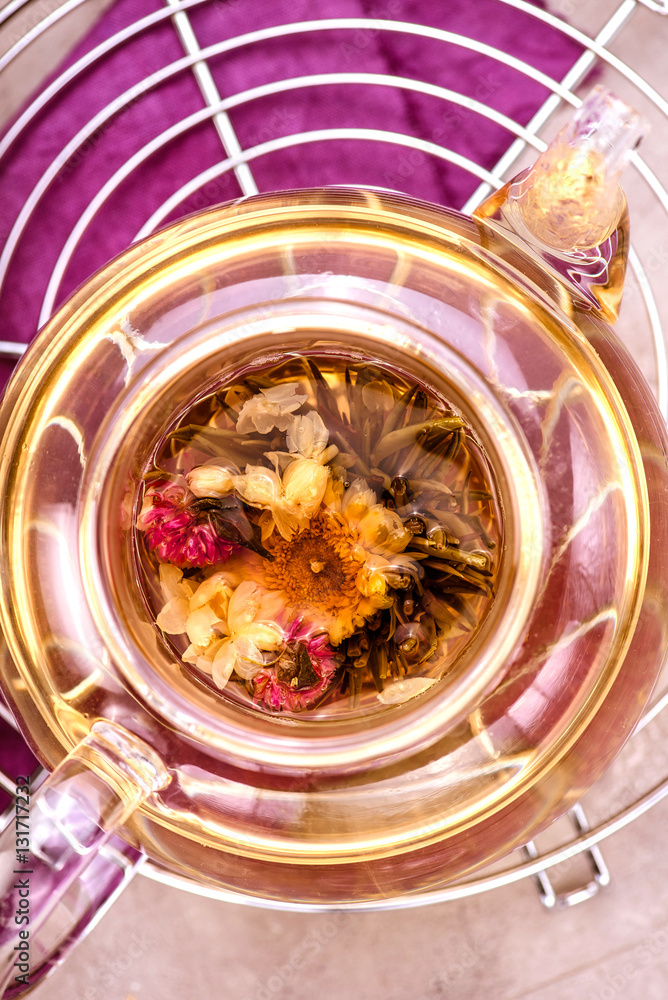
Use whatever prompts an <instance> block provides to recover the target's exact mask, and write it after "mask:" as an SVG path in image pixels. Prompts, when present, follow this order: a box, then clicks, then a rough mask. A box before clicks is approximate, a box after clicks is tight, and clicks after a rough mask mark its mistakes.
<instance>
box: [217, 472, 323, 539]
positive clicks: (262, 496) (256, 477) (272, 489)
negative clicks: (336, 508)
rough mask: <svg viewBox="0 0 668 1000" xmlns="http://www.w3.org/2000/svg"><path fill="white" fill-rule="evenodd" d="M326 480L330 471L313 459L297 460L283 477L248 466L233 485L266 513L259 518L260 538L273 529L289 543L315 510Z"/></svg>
mask: <svg viewBox="0 0 668 1000" xmlns="http://www.w3.org/2000/svg"><path fill="white" fill-rule="evenodd" d="M328 480H329V470H328V469H326V468H325V467H324V466H322V465H321V464H320V463H319V462H317V461H315V459H310V458H298V459H295V460H294V461H293V462H291V463H290V465H289V466H288V467H287V469H286V470H285V472H284V473H283V476H282V478H281V477H280V476H279V474H278V473H277V472H275V471H274V470H273V469H267V468H265V467H264V466H262V465H256V466H251V465H249V466H247V467H246V474H245V475H244V476H235V477H234V486H235V489H236V491H237V493H238V494H239V496H240V497H241V498H242V499H243V500H245V501H246V503H248V504H250V505H251V506H252V507H260V508H261V509H263V510H264V511H266V514H263V515H262V517H261V519H260V525H261V527H262V535H263V539H266V538H268V537H269V536H270V535H271V534H272V532H273V530H274V527H276V528H277V529H278V531H279V533H280V534H281V535H282V537H283V538H285V539H287V540H289V539H291V538H292V536H293V535H294V534H295V533H296V532H297V531H301V530H303V529H304V528H305V527H306V526H307V524H308V523H309V521H310V519H311V518H312V517H313V516H314V515H315V514H316V512H317V511H318V509H319V507H320V504H321V503H322V498H323V496H324V495H325V490H326V488H327V483H328Z"/></svg>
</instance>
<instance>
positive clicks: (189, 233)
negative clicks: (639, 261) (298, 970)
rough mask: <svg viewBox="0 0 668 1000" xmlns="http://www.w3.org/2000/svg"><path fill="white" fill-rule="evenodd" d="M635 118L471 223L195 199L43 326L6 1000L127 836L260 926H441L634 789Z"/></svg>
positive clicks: (655, 507) (665, 563) (11, 599)
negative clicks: (242, 900)
mask: <svg viewBox="0 0 668 1000" xmlns="http://www.w3.org/2000/svg"><path fill="white" fill-rule="evenodd" d="M643 131H644V125H643V123H642V121H641V120H640V119H639V117H638V116H637V115H636V114H635V113H634V112H632V111H631V110H630V109H629V108H627V107H626V106H625V105H623V104H622V103H621V102H620V101H619V100H617V99H616V98H614V97H613V96H612V95H610V94H609V93H607V92H606V91H604V90H602V89H601V88H597V89H595V91H594V92H593V93H592V95H590V97H589V98H588V100H587V101H586V102H585V103H584V104H583V106H582V108H581V109H580V110H579V112H578V113H577V114H576V115H575V117H574V119H573V120H572V122H570V123H569V124H568V125H567V126H566V127H565V128H564V129H563V130H562V132H561V133H560V134H559V136H558V137H557V138H556V139H555V141H554V142H553V143H552V144H551V145H550V146H549V148H548V149H547V150H546V152H544V153H543V154H542V155H541V156H540V157H539V158H538V161H537V162H536V164H535V165H534V166H533V167H532V168H530V169H528V170H526V171H524V172H523V173H522V174H520V175H519V176H518V177H516V178H515V179H514V180H513V181H512V182H511V183H509V184H508V185H506V187H505V188H503V189H502V190H501V191H500V192H498V193H497V194H495V195H493V196H492V197H491V198H490V199H489V200H488V201H487V202H486V203H485V204H484V205H483V206H482V207H481V208H480V209H479V210H478V211H477V212H476V213H475V215H474V217H473V218H468V217H465V216H462V215H461V214H459V213H456V212H454V211H450V210H447V209H444V208H441V207H437V206H434V205H429V204H426V203H421V202H419V201H415V200H411V199H408V198H405V197H403V196H400V195H395V194H392V193H385V192H379V191H367V190H356V189H344V188H336V189H323V190H306V191H294V192H282V193H278V194H271V195H266V196H265V195H263V196H258V197H253V198H247V199H241V200H240V201H238V202H235V203H232V204H228V205H225V206H222V207H219V208H214V209H211V210H208V211H205V212H203V213H200V214H198V215H196V216H192V217H189V218H187V219H185V220H182V221H180V222H178V223H176V224H175V225H172V226H170V227H169V228H167V229H165V230H163V231H162V232H160V233H158V234H157V235H155V236H153V237H152V238H150V239H148V240H146V241H144V242H142V243H140V244H138V245H136V246H133V247H132V248H130V249H129V250H128V251H127V252H126V253H125V254H123V255H122V256H121V257H119V258H118V259H116V260H115V261H113V262H112V263H111V264H109V265H108V266H107V267H106V268H105V269H103V270H102V271H100V272H99V273H98V274H96V275H95V276H94V277H93V278H92V279H91V280H90V281H89V282H88V283H87V284H86V286H85V287H83V288H81V289H80V290H79V291H78V292H77V293H75V295H74V296H72V298H71V299H70V300H69V301H68V302H67V303H66V304H65V305H64V306H63V308H62V309H61V310H60V312H59V313H58V315H57V316H56V317H55V318H54V319H53V320H52V321H51V322H50V323H49V324H48V326H47V327H46V328H45V330H44V331H43V332H42V333H41V334H40V336H39V337H38V338H37V340H36V341H35V343H34V344H33V345H32V347H31V348H30V350H29V351H28V353H27V355H26V358H25V360H24V361H23V362H22V364H21V365H20V367H19V369H18V370H17V372H16V374H15V376H14V378H13V380H12V382H11V383H10V385H9V387H8V390H7V393H6V396H5V399H4V402H3V405H2V411H1V414H0V433H1V435H2V448H1V450H0V456H1V457H0V479H1V486H2V495H3V497H4V503H3V508H2V547H1V552H0V557H1V559H2V574H1V580H2V590H1V598H0V619H1V622H2V631H3V634H4V639H5V646H4V651H3V655H2V662H1V670H0V673H1V680H2V688H3V691H4V693H5V696H6V698H7V699H8V701H9V703H10V705H11V706H12V708H13V710H14V712H15V715H16V717H17V720H18V721H19V724H20V725H21V728H22V731H23V732H24V734H25V735H26V738H27V739H28V740H29V742H30V743H31V745H32V746H33V747H34V749H35V752H36V753H37V754H38V756H39V757H40V759H41V760H42V761H43V762H44V763H45V765H46V766H47V767H48V768H49V769H50V770H53V774H52V775H51V776H50V777H49V778H48V779H47V781H46V782H45V783H44V784H43V785H42V786H41V787H40V788H39V790H38V791H36V792H34V793H33V794H32V801H31V812H30V816H29V817H28V818H26V819H25V822H23V821H22V822H21V823H20V824H19V822H18V820H19V819H20V818H21V816H22V815H23V814H21V816H19V815H18V813H17V824H16V827H15V826H14V825H12V826H11V827H10V828H9V830H7V831H6V832H5V834H4V835H3V840H2V853H1V857H2V863H3V869H2V876H3V886H2V888H3V892H4V894H5V900H4V902H3V911H2V912H3V921H4V923H3V925H2V929H1V930H0V942H1V944H2V959H3V975H4V981H3V987H4V988H5V989H6V990H7V995H12V996H18V995H19V994H20V993H21V992H22V991H23V989H24V988H27V986H28V985H32V984H33V983H34V981H35V976H36V975H37V974H38V972H37V970H36V968H35V962H36V961H38V962H39V964H40V968H41V969H44V968H46V967H48V966H49V964H52V963H53V961H54V956H57V955H58V954H60V953H61V952H62V948H63V939H64V938H67V937H68V935H69V936H70V937H71V936H72V935H73V933H74V931H73V917H72V913H76V914H77V920H78V923H77V927H78V928H80V926H81V925H82V923H85V921H86V920H87V919H89V916H90V911H91V909H94V905H93V904H92V903H91V900H90V898H89V897H88V896H86V886H87V885H88V887H89V884H88V883H86V873H87V872H88V873H89V875H90V873H91V872H95V873H96V877H97V876H99V879H100V881H99V883H97V884H98V887H99V885H102V884H104V879H105V872H106V871H107V867H108V865H107V862H106V861H105V860H104V856H103V855H100V854H99V851H100V849H101V848H102V847H103V845H105V844H107V843H108V842H109V841H110V838H112V837H114V836H115V835H116V834H117V833H118V832H120V833H121V836H122V838H123V840H124V841H125V842H127V843H128V844H130V845H132V848H133V849H138V850H139V851H141V852H142V853H143V855H147V856H148V857H149V858H151V859H152V860H153V862H154V863H156V864H157V865H159V866H162V867H163V868H164V869H166V870H167V871H169V872H172V873H176V874H178V875H181V876H184V877H185V878H186V879H189V880H193V881H194V882H197V883H199V884H203V885H207V886H212V887H223V888H226V889H228V890H230V891H232V892H235V893H240V894H244V895H246V896H250V897H254V898H256V899H257V900H258V901H261V900H273V901H284V902H286V903H292V904H300V905H303V906H309V905H313V906H318V907H322V906H331V907H339V906H345V905H346V904H347V903H350V902H351V901H366V902H369V903H373V902H375V903H377V904H378V905H379V906H384V905H391V902H392V900H393V899H398V898H400V897H401V898H402V899H405V898H406V897H407V896H410V897H413V898H414V899H415V901H416V902H419V900H420V894H421V893H424V892H425V891H430V892H433V891H434V890H437V889H438V887H439V886H443V885H445V884H447V883H449V882H451V881H452V880H453V879H455V878H457V877H460V876H462V875H464V874H466V873H469V872H471V871H473V870H475V869H476V868H477V867H479V866H481V865H483V864H485V863H488V862H490V861H492V860H494V859H497V858H499V857H501V856H503V855H505V854H507V853H508V852H510V851H512V850H513V849H515V848H516V847H518V846H519V845H521V844H522V843H524V842H526V841H527V840H529V839H531V838H532V837H533V836H535V835H536V834H537V833H538V832H539V831H540V830H541V829H542V828H544V827H545V826H547V825H548V824H549V823H550V822H551V821H552V820H554V819H555V818H556V817H557V816H558V815H560V814H561V813H563V812H564V811H566V810H567V809H568V808H570V807H571V806H572V805H573V804H574V803H575V802H576V801H577V800H578V799H579V798H580V796H581V795H582V794H583V793H584V792H585V791H586V790H587V788H588V787H590V785H591V784H592V783H593V782H594V781H595V780H596V779H597V778H598V777H599V776H600V774H601V773H602V772H603V770H604V769H605V768H606V767H607V766H608V765H609V763H610V762H611V760H612V759H613V758H614V756H615V755H616V754H617V752H618V751H619V750H620V748H621V746H622V745H623V743H624V742H625V740H626V739H627V737H628V736H629V735H630V733H631V732H632V730H633V728H634V726H635V724H636V722H637V721H638V719H639V717H640V715H641V713H642V711H643V708H644V706H645V704H646V702H647V699H648V697H649V694H650V692H651V689H652V685H653V684H654V681H655V679H656V677H657V675H658V672H659V669H660V667H661V664H662V661H663V657H664V653H665V649H666V642H667V635H666V631H665V628H664V625H663V622H664V620H665V614H666V606H667V604H668V595H667V589H668V539H667V537H666V536H667V534H668V505H667V503H666V497H668V466H667V464H666V453H667V444H668V442H667V439H666V431H665V427H664V421H663V419H662V417H661V414H660V413H659V411H658V408H657V405H656V402H655V400H654V397H653V395H652V393H651V390H650V389H649V387H648V386H647V384H646V382H645V380H644V378H643V376H642V375H641V374H640V372H639V370H638V369H637V367H636V365H635V363H634V362H633V360H632V359H631V358H630V357H629V356H628V354H627V353H626V352H625V350H624V348H623V347H622V345H621V344H620V343H619V341H618V340H617V339H616V338H615V336H614V334H613V333H612V331H611V330H610V328H609V326H608V325H607V324H609V323H610V322H612V321H614V319H615V318H616V315H617V310H618V307H619V302H620V298H621V291H622V284H623V279H624V271H625V265H626V258H627V253H628V217H627V210H626V201H625V199H624V196H623V194H622V191H621V189H620V187H619V185H618V179H619V175H620V173H621V171H622V169H623V167H624V165H625V163H626V161H627V159H628V155H629V152H630V151H631V150H632V148H633V147H634V146H635V145H636V144H637V142H638V141H639V139H640V137H641V135H642V133H643ZM30 791H31V790H30V789H29V788H28V786H27V785H25V784H24V783H23V782H21V781H20V782H19V787H18V788H17V793H18V795H19V797H21V796H22V797H23V799H25V801H26V806H27V800H28V798H30ZM18 801H19V799H17V802H18ZM136 856H138V855H136ZM314 875H315V876H317V877H314ZM77 885H79V886H80V887H83V888H81V889H80V896H79V898H77V899H76V900H75V901H74V902H72V900H73V898H74V897H73V895H72V894H73V887H76V886H77ZM75 895H76V893H75ZM28 898H29V900H30V907H28V904H27V902H26V900H28ZM82 898H83V902H82ZM68 899H69V900H70V902H71V909H70V910H67V907H65V908H64V909H65V910H67V913H69V916H68V917H66V916H64V915H63V912H60V914H58V910H57V908H58V906H60V907H61V911H63V901H67V900H68ZM28 910H29V921H26V920H23V919H22V918H23V916H25V915H27V914H28ZM84 914H85V915H84ZM74 922H75V923H76V921H74ZM30 949H32V950H30ZM17 956H18V957H17ZM30 956H32V957H30ZM35 956H37V958H36V957H35ZM22 963H23V964H22Z"/></svg>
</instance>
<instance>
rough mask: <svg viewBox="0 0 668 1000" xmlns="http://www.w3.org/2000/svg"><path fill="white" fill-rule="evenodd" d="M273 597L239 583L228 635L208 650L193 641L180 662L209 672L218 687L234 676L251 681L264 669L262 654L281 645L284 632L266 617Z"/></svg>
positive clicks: (230, 603)
mask: <svg viewBox="0 0 668 1000" xmlns="http://www.w3.org/2000/svg"><path fill="white" fill-rule="evenodd" d="M276 598H277V595H276V594H267V593H263V592H262V591H261V589H260V588H259V587H258V586H257V584H256V583H253V582H252V581H250V580H245V581H244V582H243V583H240V584H239V586H238V587H237V588H236V590H235V591H234V592H233V593H232V594H231V596H230V597H229V601H228V605H227V609H226V610H227V615H226V621H225V630H226V632H227V633H228V634H227V635H226V636H224V637H223V638H222V639H221V640H219V641H216V640H214V642H213V643H209V644H208V646H207V647H202V646H199V645H198V644H196V643H194V642H193V643H192V645H191V646H190V647H189V648H188V649H187V650H186V652H185V653H184V656H183V659H184V660H185V661H186V662H188V663H195V664H196V666H197V667H199V668H200V669H201V670H204V671H205V672H206V673H209V674H210V675H211V677H212V679H213V682H214V684H215V685H216V687H219V688H224V687H225V685H226V684H227V682H228V680H229V679H230V677H231V676H232V674H233V673H237V674H238V675H239V677H243V678H244V679H246V680H250V679H252V678H253V677H254V676H255V675H256V674H257V673H259V672H260V670H262V669H263V667H264V666H265V659H264V656H263V653H264V652H273V651H275V650H277V649H278V648H279V647H280V646H281V645H282V643H283V630H282V629H281V627H280V626H279V625H278V624H277V623H276V622H275V621H272V620H270V619H269V618H268V615H269V613H270V612H271V611H273V610H274V609H275V607H276ZM203 607H204V608H206V607H209V606H208V605H204V606H203ZM200 610H202V609H200Z"/></svg>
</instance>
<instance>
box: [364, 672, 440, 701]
mask: <svg viewBox="0 0 668 1000" xmlns="http://www.w3.org/2000/svg"><path fill="white" fill-rule="evenodd" d="M435 683H436V680H435V679H434V678H432V677H403V678H402V679H401V680H399V681H395V682H394V684H390V685H388V687H386V688H384V689H383V690H382V691H379V692H378V694H377V696H376V697H377V698H378V701H381V702H382V703H383V705H402V704H403V703H404V702H405V701H410V699H411V698H417V696H418V695H419V694H423V693H424V692H425V691H428V690H429V688H430V687H433V685H434V684H435Z"/></svg>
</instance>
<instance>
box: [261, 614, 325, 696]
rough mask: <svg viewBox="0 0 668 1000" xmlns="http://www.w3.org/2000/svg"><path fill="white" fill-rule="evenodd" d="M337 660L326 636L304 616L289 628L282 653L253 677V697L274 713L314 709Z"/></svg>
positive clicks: (286, 631)
mask: <svg viewBox="0 0 668 1000" xmlns="http://www.w3.org/2000/svg"><path fill="white" fill-rule="evenodd" d="M337 669H338V663H337V660H336V658H335V655H334V650H333V649H332V648H331V646H330V645H329V643H328V641H327V635H326V634H324V633H322V632H320V633H317V634H314V632H313V628H312V626H311V625H309V624H308V623H307V622H305V621H304V620H303V619H301V618H296V619H294V620H293V621H292V622H291V623H290V625H289V626H288V627H287V628H286V630H285V634H284V643H283V646H282V650H281V653H280V654H279V656H278V657H277V659H276V661H275V663H273V664H272V666H271V667H268V668H267V667H265V669H263V670H261V671H260V672H259V673H257V674H256V675H255V677H254V678H253V699H254V700H255V701H257V702H261V703H262V704H264V705H265V706H266V707H267V708H269V709H271V710H272V711H274V712H278V711H288V712H300V711H302V710H303V709H305V708H311V707H312V706H313V705H315V704H316V703H317V702H318V701H320V699H321V698H322V697H323V695H324V694H325V693H326V692H327V691H328V690H329V688H330V687H331V685H332V682H333V680H334V678H335V676H336V672H337Z"/></svg>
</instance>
